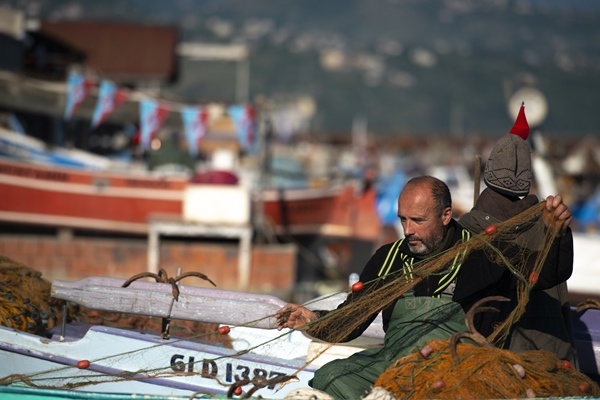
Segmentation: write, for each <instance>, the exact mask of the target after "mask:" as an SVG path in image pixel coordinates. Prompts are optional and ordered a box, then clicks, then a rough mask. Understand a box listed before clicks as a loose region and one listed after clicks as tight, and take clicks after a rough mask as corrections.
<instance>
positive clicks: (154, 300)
mask: <svg viewBox="0 0 600 400" xmlns="http://www.w3.org/2000/svg"><path fill="white" fill-rule="evenodd" d="M124 282H125V280H124V279H118V278H106V277H89V278H84V279H81V280H78V281H59V280H57V281H54V282H53V283H52V290H51V295H52V296H53V297H55V298H58V299H62V300H68V301H72V302H75V303H77V304H80V305H82V306H84V307H87V308H91V309H96V310H104V311H113V312H124V313H130V314H140V315H148V316H155V317H163V318H166V317H171V318H173V319H184V320H190V321H201V322H212V323H220V324H226V325H236V326H248V327H253V328H264V329H272V328H276V327H277V321H276V319H275V317H274V315H275V314H276V313H277V311H279V309H280V308H281V307H283V306H284V305H285V304H286V302H285V301H283V300H281V299H280V298H278V297H275V296H270V295H262V294H255V293H248V292H238V291H229V290H221V289H213V288H200V287H194V286H183V285H179V301H175V300H174V298H173V293H172V292H173V288H172V286H171V285H169V284H166V283H156V282H147V281H134V282H132V283H131V285H130V286H129V287H126V288H123V287H121V286H122V285H123V283H124Z"/></svg>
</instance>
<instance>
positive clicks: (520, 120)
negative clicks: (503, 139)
mask: <svg viewBox="0 0 600 400" xmlns="http://www.w3.org/2000/svg"><path fill="white" fill-rule="evenodd" d="M510 133H514V134H515V135H517V136H520V137H521V138H523V140H527V138H528V137H529V124H528V123H527V118H526V117H525V102H523V103H521V108H520V109H519V115H517V120H516V121H515V124H514V125H513V127H512V129H511V130H510Z"/></svg>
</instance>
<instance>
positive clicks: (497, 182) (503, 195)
mask: <svg viewBox="0 0 600 400" xmlns="http://www.w3.org/2000/svg"><path fill="white" fill-rule="evenodd" d="M528 136H529V125H528V124H527V119H526V117H525V106H524V105H521V109H520V111H519V115H518V116H517V120H516V121H515V124H514V126H513V128H512V129H511V130H510V132H509V133H508V134H506V135H505V136H503V137H502V138H500V140H498V142H496V144H495V145H494V147H493V149H492V152H491V153H490V156H489V157H488V160H487V163H486V164H485V170H484V173H483V180H484V182H485V184H486V185H487V188H485V189H484V190H483V191H482V192H481V194H480V195H479V197H478V198H477V201H476V202H475V205H474V206H473V209H472V210H471V211H470V212H468V213H466V214H464V215H462V216H461V217H460V219H459V222H460V223H461V224H462V225H463V226H464V227H466V228H467V229H469V230H470V231H471V232H474V233H479V232H482V231H484V230H485V229H486V227H488V226H490V225H494V224H496V225H497V224H499V223H501V222H503V221H506V220H508V219H510V218H512V217H514V216H516V215H518V214H520V213H522V212H523V211H525V210H527V209H529V208H530V207H533V206H535V205H537V204H538V203H539V199H538V197H537V196H535V195H534V194H531V193H530V190H531V185H532V181H533V173H532V168H531V149H530V147H529V145H528V143H527V141H526V140H527V138H528ZM546 203H547V204H548V207H549V206H550V205H551V204H557V203H562V196H560V195H556V196H548V197H547V198H546ZM569 213H570V210H569ZM568 220H569V221H568V223H566V224H565V226H566V227H567V228H566V229H565V230H564V232H562V235H561V236H560V237H558V238H557V239H556V241H555V243H554V244H553V250H552V251H555V253H554V254H556V255H557V257H556V261H555V263H556V264H554V265H551V266H549V268H557V267H558V264H560V265H565V264H566V265H571V266H572V264H573V235H572V232H571V228H569V227H568V226H569V223H570V220H571V217H569V218H568ZM543 224H544V222H543V220H542V219H540V220H539V221H538V222H537V223H536V224H534V225H532V226H529V227H515V231H520V233H518V235H517V238H516V240H515V241H516V242H518V244H519V246H521V247H522V248H529V249H531V250H532V249H535V248H538V247H539V244H540V243H538V242H539V241H540V240H541V239H540V237H539V234H538V233H536V232H541V231H542V230H543V229H544V227H543ZM545 268H546V267H545ZM570 312H571V311H570V305H569V303H568V291H567V286H566V282H563V283H561V284H560V285H557V286H555V287H552V288H550V289H546V290H535V287H534V290H532V291H531V293H530V298H529V302H528V304H527V309H526V311H525V313H524V314H523V316H522V317H521V319H520V320H519V321H518V322H517V323H516V324H515V325H513V328H512V331H511V336H510V338H508V339H507V340H506V342H505V347H506V348H508V349H509V350H511V351H515V352H522V351H527V350H547V351H550V352H552V353H554V354H555V355H556V356H557V357H558V358H559V359H565V360H568V361H570V362H571V363H572V364H573V365H574V366H577V365H578V360H577V354H576V351H575V344H574V343H575V342H574V338H573V327H572V324H571V316H570Z"/></svg>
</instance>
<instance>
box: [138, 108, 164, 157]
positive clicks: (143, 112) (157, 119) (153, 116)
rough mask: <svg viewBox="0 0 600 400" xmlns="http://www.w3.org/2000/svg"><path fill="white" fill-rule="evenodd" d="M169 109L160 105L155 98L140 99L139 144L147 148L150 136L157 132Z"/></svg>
mask: <svg viewBox="0 0 600 400" xmlns="http://www.w3.org/2000/svg"><path fill="white" fill-rule="evenodd" d="M168 114H169V109H168V108H166V107H164V106H162V105H160V104H159V103H158V102H157V101H156V100H152V99H143V100H141V101H140V130H141V134H140V145H141V147H142V149H144V150H149V149H150V142H151V141H152V138H153V137H154V135H155V134H156V132H158V130H159V129H160V127H161V125H162V124H163V122H164V120H165V118H166V117H167V115H168Z"/></svg>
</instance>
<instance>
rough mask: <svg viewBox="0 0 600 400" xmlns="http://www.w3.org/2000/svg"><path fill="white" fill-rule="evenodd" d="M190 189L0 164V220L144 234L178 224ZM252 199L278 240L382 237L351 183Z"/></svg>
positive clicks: (184, 184)
mask: <svg viewBox="0 0 600 400" xmlns="http://www.w3.org/2000/svg"><path fill="white" fill-rule="evenodd" d="M194 185H198V184H195V183H191V182H190V180H189V179H188V178H184V177H173V176H170V177H164V176H163V177H161V176H157V175H153V174H151V173H149V172H147V171H137V172H135V171H130V172H127V171H125V172H107V171H91V170H84V169H75V168H67V167H61V166H55V165H52V166H49V165H38V164H34V163H29V162H25V161H19V160H16V159H12V158H0V192H1V193H2V201H0V220H1V221H5V222H12V223H23V224H35V225H48V226H56V227H68V228H74V229H85V230H99V231H106V232H124V233H136V234H145V233H147V231H148V219H149V218H150V217H151V216H152V215H166V216H172V217H181V218H183V216H184V202H185V196H186V188H191V187H194ZM251 199H252V202H251V206H250V207H251V215H252V216H253V217H255V216H256V215H257V213H258V212H259V211H260V210H261V209H262V210H264V216H265V218H264V221H265V222H266V223H267V224H269V228H270V229H272V230H273V232H274V233H277V234H291V235H323V236H329V237H339V238H361V239H372V240H376V239H377V237H378V234H379V229H380V225H379V220H378V217H377V214H376V209H375V194H374V193H373V192H371V191H367V192H364V193H359V192H358V191H357V189H356V187H355V186H354V185H351V184H348V185H344V186H340V187H328V188H304V189H267V190H263V191H261V192H260V193H252V197H251ZM259 207H261V208H259ZM359 227H360V229H358V228H359Z"/></svg>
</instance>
